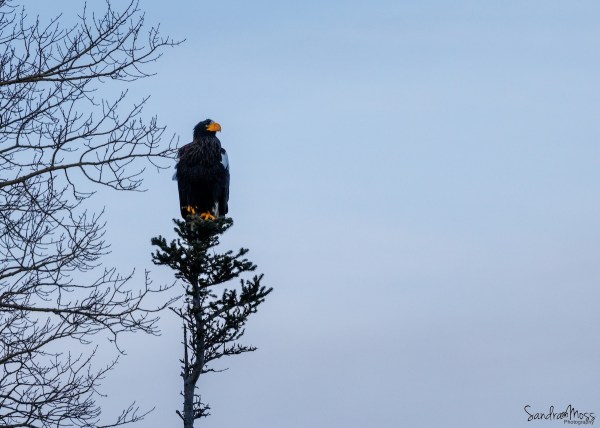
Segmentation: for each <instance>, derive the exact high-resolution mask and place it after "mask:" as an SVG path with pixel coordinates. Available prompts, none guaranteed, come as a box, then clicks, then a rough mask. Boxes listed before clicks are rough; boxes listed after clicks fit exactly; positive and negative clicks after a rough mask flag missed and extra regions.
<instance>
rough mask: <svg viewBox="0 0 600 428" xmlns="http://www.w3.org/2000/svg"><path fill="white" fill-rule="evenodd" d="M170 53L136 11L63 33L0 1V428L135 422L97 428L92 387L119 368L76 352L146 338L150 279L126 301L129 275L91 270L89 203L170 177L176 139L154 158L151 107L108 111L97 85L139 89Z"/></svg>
mask: <svg viewBox="0 0 600 428" xmlns="http://www.w3.org/2000/svg"><path fill="white" fill-rule="evenodd" d="M176 44H178V43H177V42H173V41H172V40H171V39H169V38H168V37H167V38H163V37H161V36H160V35H159V31H158V28H157V27H152V28H148V29H146V27H145V26H144V14H143V13H142V11H141V10H140V8H139V6H138V3H137V1H132V2H131V3H129V4H128V5H125V7H124V8H123V9H121V10H118V11H117V10H114V9H113V8H112V7H111V4H110V2H109V1H107V2H106V5H105V11H104V12H103V13H102V14H100V15H95V14H93V13H90V12H89V11H87V10H86V8H85V7H84V8H83V12H82V14H80V15H79V16H78V20H77V22H76V23H75V24H74V25H72V26H70V27H65V26H63V25H61V23H60V17H57V18H55V19H52V20H50V21H49V22H47V23H42V21H41V20H40V19H39V18H37V19H32V18H30V17H29V16H28V15H27V13H26V11H25V9H24V8H19V7H18V6H17V5H15V4H14V3H13V2H11V1H9V0H0V171H1V172H0V426H3V427H50V426H52V427H55V426H61V427H63V426H64V427H68V426H77V427H99V426H106V427H108V426H118V425H123V424H126V423H129V422H134V421H138V420H140V419H142V418H143V417H144V414H143V413H140V411H139V410H138V408H137V407H136V406H135V405H134V404H133V405H131V406H130V407H128V408H126V409H124V410H123V413H122V414H121V415H120V416H119V417H118V418H117V419H116V420H114V421H112V422H111V423H110V424H108V425H102V424H101V422H100V421H101V409H100V407H99V406H98V404H97V402H96V401H97V398H98V396H99V393H98V389H97V387H98V385H99V381H100V380H101V379H102V378H103V376H104V375H105V374H106V372H107V371H109V370H110V369H111V368H112V367H113V365H114V363H115V361H113V362H111V363H109V364H108V365H107V366H105V367H101V368H93V367H92V358H93V356H94V354H95V350H92V351H91V352H90V351H88V350H86V349H87V348H85V346H83V347H82V346H80V344H83V345H88V344H90V343H91V341H92V340H93V337H92V336H94V335H96V334H101V335H102V334H108V335H109V338H110V339H111V340H112V341H113V342H114V343H115V345H116V346H117V349H119V350H121V348H119V345H118V342H117V339H118V337H119V336H120V334H121V333H123V332H140V331H141V332H145V333H150V334H154V333H156V332H157V329H156V314H155V312H156V311H157V310H159V309H161V307H158V308H156V307H146V303H145V302H146V301H147V299H146V298H147V297H148V295H149V294H150V293H154V292H159V291H162V289H161V288H160V287H159V288H155V287H153V286H152V284H151V282H150V280H149V279H148V276H147V275H146V279H145V282H144V286H143V287H141V288H140V287H138V288H139V290H138V291H134V290H132V289H131V288H129V284H128V281H129V280H130V279H131V276H132V274H127V275H121V274H119V273H118V272H116V271H115V269H110V268H105V267H103V266H102V265H101V264H100V258H101V256H103V255H104V254H106V253H107V251H108V244H107V242H106V241H105V240H104V237H103V235H104V227H105V225H104V222H103V220H102V212H95V211H93V210H91V209H90V204H89V202H90V200H91V199H92V197H93V195H94V193H95V191H96V190H97V189H98V188H99V187H108V188H112V189H115V190H123V191H134V190H141V189H140V185H141V183H142V173H143V172H144V168H146V167H147V166H149V165H150V166H153V167H157V168H161V167H163V165H162V163H161V160H169V164H170V163H171V162H170V161H171V159H172V157H173V153H174V150H173V143H174V141H173V138H171V139H170V140H169V141H168V142H167V144H166V145H165V144H161V139H162V137H163V134H164V128H163V127H161V126H159V125H158V123H157V121H156V118H151V119H150V120H147V121H144V120H143V119H142V108H143V106H144V104H145V103H146V100H147V99H142V100H141V101H139V102H138V103H134V104H130V105H127V102H128V100H127V98H126V94H127V92H126V91H124V92H121V93H120V94H119V95H117V96H115V97H114V99H112V100H110V99H106V97H104V96H103V95H102V92H103V91H102V90H101V88H104V87H106V86H101V85H105V84H106V83H111V82H114V83H116V84H118V81H125V82H130V81H135V80H138V79H141V78H145V77H147V76H149V74H148V73H147V72H146V71H144V70H145V68H146V67H145V65H146V64H148V63H150V62H153V61H156V60H157V59H158V58H159V57H160V56H161V54H162V52H163V50H164V49H165V48H167V47H169V46H174V45H176ZM115 81H116V82H115ZM105 93H106V92H105ZM165 166H166V165H165ZM165 306H166V305H165ZM70 347H73V349H79V351H77V352H76V351H73V352H68V351H65V349H69V348H70ZM94 349H95V348H94ZM82 352H83V353H82Z"/></svg>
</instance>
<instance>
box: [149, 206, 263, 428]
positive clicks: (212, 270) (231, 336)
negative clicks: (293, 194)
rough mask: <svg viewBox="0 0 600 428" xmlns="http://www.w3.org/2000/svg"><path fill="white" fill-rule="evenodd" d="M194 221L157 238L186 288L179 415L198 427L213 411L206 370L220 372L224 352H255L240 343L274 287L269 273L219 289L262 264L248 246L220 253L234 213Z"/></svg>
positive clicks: (157, 255)
mask: <svg viewBox="0 0 600 428" xmlns="http://www.w3.org/2000/svg"><path fill="white" fill-rule="evenodd" d="M188 220H189V221H181V220H174V222H175V224H176V227H175V232H176V234H177V235H178V237H179V238H178V239H176V240H172V241H171V242H170V243H167V240H166V239H165V238H163V237H162V236H159V237H157V238H152V244H153V245H155V246H157V247H158V248H159V249H158V250H157V251H156V252H154V253H153V254H152V260H153V262H154V264H157V265H166V266H169V267H170V268H171V269H173V270H174V271H175V277H176V278H177V279H179V280H181V282H182V285H183V287H184V289H185V298H184V300H183V304H182V306H181V307H172V308H171V309H172V310H173V312H175V313H176V314H177V316H179V318H181V320H182V323H183V345H184V352H183V359H182V360H181V363H182V373H181V376H182V378H183V393H182V395H183V397H184V400H183V412H180V411H177V414H178V415H179V416H180V417H181V419H182V420H183V425H184V428H192V427H193V426H194V420H196V419H199V418H201V417H206V416H208V415H209V413H208V410H209V409H210V407H209V406H208V404H206V403H203V402H202V401H201V400H200V395H197V394H196V384H197V382H198V379H199V377H200V375H202V374H204V373H209V372H215V371H219V370H217V369H215V368H213V367H212V366H211V363H212V362H213V361H215V360H218V359H220V358H222V357H226V356H231V355H238V354H242V353H244V352H251V351H255V350H256V347H254V346H247V345H243V344H240V343H239V339H240V338H241V337H242V336H243V335H244V326H245V324H246V322H247V320H248V317H249V316H250V315H251V314H253V313H255V312H256V311H257V308H258V306H259V305H260V304H261V303H263V302H264V300H265V297H266V296H267V295H268V294H269V293H270V292H271V291H272V290H273V289H272V288H266V287H264V286H262V285H261V280H262V278H263V275H262V274H260V275H255V276H254V277H253V278H252V279H250V280H248V279H240V285H239V287H235V288H231V289H229V288H225V287H223V290H222V292H221V293H219V294H218V288H220V286H222V285H223V284H225V283H227V282H228V281H230V280H232V279H235V278H238V277H239V276H240V275H241V274H243V273H245V272H253V271H255V270H256V265H255V264H254V263H252V262H251V261H249V260H248V259H246V258H245V257H244V256H245V255H246V253H247V252H248V250H247V249H245V248H241V249H240V250H238V251H237V252H236V253H234V252H233V251H226V252H224V253H218V252H217V251H215V247H216V246H217V245H218V244H219V236H220V235H222V234H223V233H224V232H225V231H226V230H227V229H229V228H230V227H231V226H232V225H233V220H232V219H231V218H228V217H219V218H217V219H216V220H214V221H211V220H202V219H200V218H199V217H193V218H188Z"/></svg>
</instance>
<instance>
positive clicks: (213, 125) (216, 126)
mask: <svg viewBox="0 0 600 428" xmlns="http://www.w3.org/2000/svg"><path fill="white" fill-rule="evenodd" d="M206 130H207V131H211V132H221V125H219V124H218V123H217V122H213V123H211V124H210V125H208V126H207V127H206Z"/></svg>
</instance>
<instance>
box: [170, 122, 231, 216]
mask: <svg viewBox="0 0 600 428" xmlns="http://www.w3.org/2000/svg"><path fill="white" fill-rule="evenodd" d="M219 131H221V125H219V124H218V123H217V122H213V121H212V120H210V119H206V120H205V121H203V122H200V123H199V124H198V125H196V126H195V127H194V141H192V142H191V143H189V144H186V145H185V146H183V147H182V148H180V149H179V154H178V158H179V161H178V162H177V166H176V167H175V168H176V172H175V176H174V179H176V180H177V185H178V187H179V206H180V207H181V216H182V217H183V218H184V219H186V218H187V216H189V215H199V216H200V217H201V218H203V219H204V220H214V219H215V218H216V217H218V216H222V215H225V214H227V211H228V206H227V202H228V201H229V161H228V158H227V152H225V149H223V148H221V142H220V141H219V139H218V138H217V135H216V133H217V132H219Z"/></svg>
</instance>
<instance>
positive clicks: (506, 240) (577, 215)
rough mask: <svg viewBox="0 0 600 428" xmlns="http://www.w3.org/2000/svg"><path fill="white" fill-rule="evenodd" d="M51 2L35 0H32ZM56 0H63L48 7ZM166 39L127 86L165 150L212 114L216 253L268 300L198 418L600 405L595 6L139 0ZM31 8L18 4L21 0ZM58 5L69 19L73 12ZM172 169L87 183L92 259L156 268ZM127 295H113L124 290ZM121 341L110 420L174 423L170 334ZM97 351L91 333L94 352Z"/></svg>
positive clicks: (473, 422) (293, 424) (162, 278)
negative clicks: (162, 128) (243, 263)
mask: <svg viewBox="0 0 600 428" xmlns="http://www.w3.org/2000/svg"><path fill="white" fill-rule="evenodd" d="M67 4H70V3H69V2H66V1H65V0H61V1H57V2H53V3H51V4H50V3H48V4H44V5H41V4H40V5H37V4H36V5H35V8H36V10H39V13H40V16H42V17H44V16H51V15H54V14H56V13H58V12H60V10H61V7H65V6H66V5H67ZM61 5H62V6H61ZM140 6H141V8H142V9H144V10H146V20H147V22H148V23H160V25H161V31H162V32H163V34H165V35H170V36H172V37H173V38H175V39H185V43H183V44H182V45H181V46H179V47H177V48H174V49H171V50H168V51H166V52H165V54H164V56H163V58H162V59H161V60H160V61H159V62H157V63H156V64H153V65H151V66H150V70H151V71H152V72H155V73H156V76H155V77H152V78H150V79H145V80H142V81H139V82H136V83H135V84H132V85H131V87H130V96H131V97H132V98H131V99H132V100H135V99H137V98H141V97H142V96H144V95H150V96H151V98H150V100H149V102H148V104H147V107H146V109H145V113H146V114H147V115H148V117H149V116H152V115H156V116H157V117H158V120H159V122H160V123H161V124H163V125H166V126H167V127H168V132H169V133H174V134H177V135H178V136H180V144H185V143H187V142H189V141H191V134H192V128H193V126H194V125H195V124H196V123H197V122H199V121H201V120H203V119H205V118H211V119H213V120H215V121H217V122H219V123H220V124H221V125H222V129H223V131H222V133H221V134H219V138H220V140H221V142H222V144H223V146H224V147H225V148H226V149H227V151H228V153H229V160H230V164H231V191H230V215H231V217H232V218H233V219H234V221H235V226H234V227H233V228H232V229H231V230H230V231H229V232H228V233H227V235H226V236H225V237H224V238H223V248H224V249H237V248H239V247H247V248H249V249H250V253H249V258H250V259H251V260H253V261H254V262H255V263H257V264H258V270H259V272H263V273H265V279H264V284H265V285H267V286H271V287H273V288H274V292H273V293H272V294H271V295H270V296H269V297H268V299H267V301H266V302H265V303H264V304H263V305H262V306H261V307H260V308H259V312H258V314H256V315H255V316H254V318H253V319H250V321H249V323H248V325H247V329H246V336H245V340H244V342H245V343H248V344H252V345H255V346H257V347H258V348H259V350H258V351H256V352H254V353H249V354H245V355H242V356H238V357H235V358H232V359H230V360H228V361H227V363H226V365H225V366H227V367H229V370H227V371H225V372H223V373H219V374H214V375H210V376H207V377H206V378H202V379H201V380H200V383H199V387H200V393H201V394H202V397H203V398H204V399H205V400H206V401H208V402H209V403H210V405H211V407H212V411H211V413H212V415H211V416H210V417H209V418H208V419H206V420H202V421H200V423H199V424H198V426H203V427H207V428H210V427H236V426H244V427H247V428H254V427H256V428H258V427H261V428H265V427H269V428H270V427H273V428H275V427H282V426H285V427H289V428H300V427H316V428H319V427H344V428H359V427H360V428H362V427H365V426H374V427H382V428H383V427H398V426H410V427H442V426H443V427H446V428H453V427H457V428H458V427H464V426H485V427H490V428H496V427H497V428H500V427H507V426H511V427H530V426H532V425H534V424H535V425H543V426H548V427H550V426H556V425H558V424H561V425H562V422H560V421H527V417H528V415H527V413H526V412H525V411H524V406H526V405H530V406H531V407H530V408H529V409H530V410H531V411H533V412H544V413H547V412H548V411H549V408H550V406H554V408H555V409H560V410H562V409H564V408H566V407H567V406H568V405H569V404H571V405H573V406H574V407H575V408H577V409H578V410H580V411H582V412H595V414H596V415H598V416H600V401H599V397H600V386H599V385H600V382H599V381H600V365H599V364H598V361H600V341H599V335H600V333H599V330H598V326H599V325H600V314H599V311H598V301H599V299H600V289H599V287H598V278H599V277H600V227H599V223H598V219H599V218H600V201H599V199H598V197H597V196H598V191H599V190H600V189H599V186H600V185H599V183H600V168H599V167H600V145H599V144H598V137H599V135H600V121H599V120H598V117H599V114H600V101H599V100H600V79H599V77H598V76H600V56H599V55H598V52H599V51H600V50H599V48H600V27H599V26H598V18H599V17H600V3H598V2H596V1H585V0H583V1H576V2H573V1H570V2H567V1H553V0H544V1H541V0H540V1H532V0H519V1H504V2H497V1H493V2H492V1H487V0H485V1H481V0H478V1H462V0H457V1H454V2H445V1H436V0H424V1H420V2H407V1H401V0H394V1H385V0H374V1H369V2H366V1H358V0H356V1H341V0H337V1H336V0H320V1H314V0H305V1H302V2H275V1H267V0H258V1H253V2H248V1H241V0H223V1H219V2H206V1H190V0H182V1H175V2H171V3H168V4H165V2H158V1H151V0H141V1H140ZM30 8H31V9H30V11H31V12H32V11H33V8H34V6H30ZM72 9H73V8H72V7H70V8H67V9H65V10H69V12H65V14H64V18H63V19H65V22H68V20H69V19H71V18H72V16H73V14H75V13H76V11H75V10H72ZM171 175H172V170H170V171H163V172H161V173H157V172H156V171H153V170H149V171H148V172H147V175H146V181H145V187H146V188H147V191H146V192H145V193H139V194H133V195H132V194H119V193H106V194H102V195H101V196H99V197H97V198H95V199H94V200H93V201H92V205H93V206H97V207H98V208H102V207H104V208H105V212H106V215H105V219H106V220H107V222H108V223H107V240H108V241H109V242H111V243H112V253H111V254H110V255H109V256H107V258H106V259H105V263H106V264H107V265H115V266H117V267H119V268H120V269H121V270H124V271H127V270H130V269H132V268H135V269H136V270H137V272H138V276H137V278H138V281H139V282H140V283H141V281H142V279H143V276H142V275H139V274H140V273H141V272H143V271H144V270H145V269H150V270H151V274H152V278H153V280H154V281H155V283H156V284H159V283H165V284H166V283H170V282H172V273H171V272H170V271H169V270H168V269H167V268H160V267H156V266H153V265H152V263H151V259H150V252H151V251H152V248H151V246H150V244H149V242H150V238H151V237H153V236H157V235H159V234H161V235H164V236H167V237H173V236H174V234H173V231H172V222H171V219H172V218H177V217H178V215H179V213H178V211H179V209H178V202H177V191H176V183H175V182H173V181H171ZM132 286H135V285H134V284H132ZM160 326H161V329H162V335H161V336H160V337H142V336H139V335H136V336H129V337H127V339H126V342H125V348H126V351H127V355H125V356H123V357H122V358H121V360H120V363H119V365H118V366H117V367H116V368H115V370H114V371H113V372H111V374H110V375H109V376H108V377H107V379H106V380H105V382H104V383H103V389H102V392H104V393H105V394H106V395H107V397H106V398H105V399H104V400H103V406H104V412H105V414H106V415H107V416H110V415H113V414H117V413H118V412H119V410H120V409H121V408H122V407H125V406H126V405H127V404H128V403H130V402H131V401H136V402H137V403H138V404H139V405H140V406H141V407H142V408H144V409H146V408H152V407H155V408H156V409H155V411H154V412H153V413H152V414H151V416H149V418H148V419H147V420H146V421H145V422H142V423H141V424H139V426H143V427H151V428H152V427H165V426H178V424H179V423H180V422H179V419H178V417H177V416H176V414H175V410H176V409H180V408H181V401H182V399H181V397H180V395H179V392H180V391H181V386H182V381H181V378H180V376H179V373H180V363H179V359H180V358H181V348H182V347H181V344H180V343H181V340H182V330H181V326H180V325H179V324H178V322H177V319H176V318H175V316H173V315H172V314H170V313H168V312H165V313H164V314H163V315H162V319H161V324H160ZM102 346H103V347H106V349H108V350H107V351H106V353H107V355H108V354H110V351H111V349H110V347H109V346H108V345H106V346H105V344H102Z"/></svg>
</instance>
